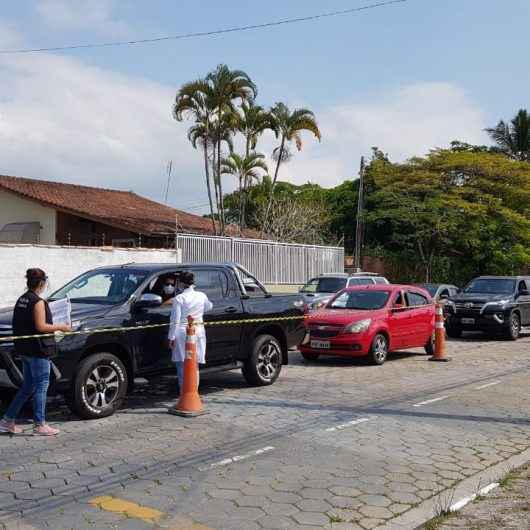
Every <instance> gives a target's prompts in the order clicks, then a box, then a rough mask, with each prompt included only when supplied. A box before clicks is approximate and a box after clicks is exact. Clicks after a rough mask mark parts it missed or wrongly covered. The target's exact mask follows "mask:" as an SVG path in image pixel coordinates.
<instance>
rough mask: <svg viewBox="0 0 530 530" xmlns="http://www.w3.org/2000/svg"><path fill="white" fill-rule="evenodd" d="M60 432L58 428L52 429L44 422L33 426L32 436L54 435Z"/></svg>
mask: <svg viewBox="0 0 530 530" xmlns="http://www.w3.org/2000/svg"><path fill="white" fill-rule="evenodd" d="M60 432H61V431H60V430H59V429H54V428H53V427H50V426H49V425H48V424H46V423H45V424H44V425H35V427H33V436H56V435H57V434H59V433H60Z"/></svg>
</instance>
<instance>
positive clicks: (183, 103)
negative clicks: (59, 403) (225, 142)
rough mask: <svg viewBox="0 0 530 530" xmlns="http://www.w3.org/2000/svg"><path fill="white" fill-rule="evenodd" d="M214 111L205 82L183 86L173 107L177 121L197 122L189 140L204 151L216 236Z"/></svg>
mask: <svg viewBox="0 0 530 530" xmlns="http://www.w3.org/2000/svg"><path fill="white" fill-rule="evenodd" d="M213 110H214V109H213V107H212V104H211V98H209V97H208V85H207V84H206V83H205V82H204V81H203V80H198V81H192V82H191V83H186V84H185V85H183V86H182V87H181V88H180V90H179V91H178V92H177V96H176V98H175V103H174V105H173V117H174V118H175V119H176V120H177V121H183V120H184V119H185V118H186V117H192V118H194V120H195V125H193V126H192V127H191V128H190V129H189V131H188V138H189V140H190V142H191V144H192V145H193V147H194V149H197V146H198V145H200V146H201V147H202V149H203V156H204V173H205V178H206V188H207V190H208V201H209V203H210V214H211V219H212V228H213V233H214V235H217V226H216V224H215V212H214V207H213V199H212V188H211V183H210V149H211V150H212V156H213V150H214V146H215V142H214V138H213V135H212V130H213V126H212V115H213ZM212 167H213V166H212ZM214 185H215V179H214ZM215 191H216V196H217V186H215ZM216 203H217V211H218V212H219V201H218V200H216ZM218 220H219V214H218Z"/></svg>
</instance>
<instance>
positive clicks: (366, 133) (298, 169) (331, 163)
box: [281, 83, 487, 186]
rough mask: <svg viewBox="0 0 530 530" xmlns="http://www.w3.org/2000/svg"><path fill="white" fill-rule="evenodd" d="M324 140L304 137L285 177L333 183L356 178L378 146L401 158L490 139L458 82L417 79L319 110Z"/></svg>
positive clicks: (323, 183) (482, 117)
mask: <svg viewBox="0 0 530 530" xmlns="http://www.w3.org/2000/svg"><path fill="white" fill-rule="evenodd" d="M317 118H318V120H319V124H320V128H321V131H322V143H321V144H318V143H317V142H316V141H315V140H314V139H312V138H311V137H310V136H309V135H307V136H306V141H305V145H304V150H303V151H302V152H301V153H296V154H295V157H294V158H293V159H292V161H291V162H289V164H286V165H285V166H284V168H283V170H282V171H281V178H287V179H289V180H291V181H292V182H297V183H302V182H307V181H308V180H311V181H313V182H318V183H319V184H322V185H324V186H333V185H336V184H338V183H340V182H341V181H342V180H343V179H344V178H347V177H349V178H351V177H352V176H356V175H357V172H358V167H359V160H360V157H361V155H363V154H364V155H368V156H369V155H370V154H371V147H372V146H377V147H379V148H380V149H382V150H383V151H384V152H385V153H388V154H389V156H390V158H391V160H395V161H400V160H404V159H407V158H410V157H411V156H415V155H423V154H426V153H427V152H428V151H429V150H430V149H432V148H435V147H446V146H448V145H449V143H450V142H451V141H452V140H455V139H458V140H462V141H467V142H469V143H486V142H487V137H486V136H485V134H484V132H483V129H484V127H485V120H484V116H483V114H482V112H481V111H480V109H478V108H477V107H476V106H475V105H474V104H473V102H472V101H470V100H469V99H468V97H467V96H466V94H465V93H464V91H463V90H462V89H460V88H459V87H458V86H456V85H453V84H450V83H417V84H411V85H406V86H403V87H401V88H399V89H396V90H392V91H390V92H389V93H387V94H379V95H378V97H377V99H376V98H373V99H371V100H370V101H354V102H352V103H349V104H344V105H340V106H335V107H332V108H330V109H327V110H326V109H324V110H323V111H321V112H320V113H317Z"/></svg>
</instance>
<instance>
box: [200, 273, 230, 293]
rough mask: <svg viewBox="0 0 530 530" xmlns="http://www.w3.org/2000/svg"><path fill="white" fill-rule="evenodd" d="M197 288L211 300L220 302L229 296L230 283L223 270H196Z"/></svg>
mask: <svg viewBox="0 0 530 530" xmlns="http://www.w3.org/2000/svg"><path fill="white" fill-rule="evenodd" d="M193 272H194V274H195V286H196V288H197V290H198V291H202V292H203V293H204V294H206V296H207V297H208V298H209V299H210V300H220V299H222V298H227V297H228V296H229V294H230V293H229V289H230V287H229V283H228V278H227V277H226V274H225V273H224V272H223V271H221V270H214V269H211V270H208V269H206V270H204V269H201V270H196V271H193Z"/></svg>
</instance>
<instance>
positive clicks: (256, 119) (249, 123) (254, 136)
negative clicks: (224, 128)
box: [238, 101, 274, 156]
mask: <svg viewBox="0 0 530 530" xmlns="http://www.w3.org/2000/svg"><path fill="white" fill-rule="evenodd" d="M238 129H239V132H240V133H241V134H243V136H244V137H245V156H249V155H250V152H251V151H254V150H255V149H256V145H257V143H258V138H259V137H260V136H261V135H262V134H263V133H264V132H265V131H266V130H268V129H271V130H274V121H273V119H272V116H271V115H270V113H268V112H267V111H266V110H265V109H264V108H263V107H262V106H261V105H256V104H255V103H254V102H253V101H243V103H242V104H241V115H240V118H239V125H238Z"/></svg>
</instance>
